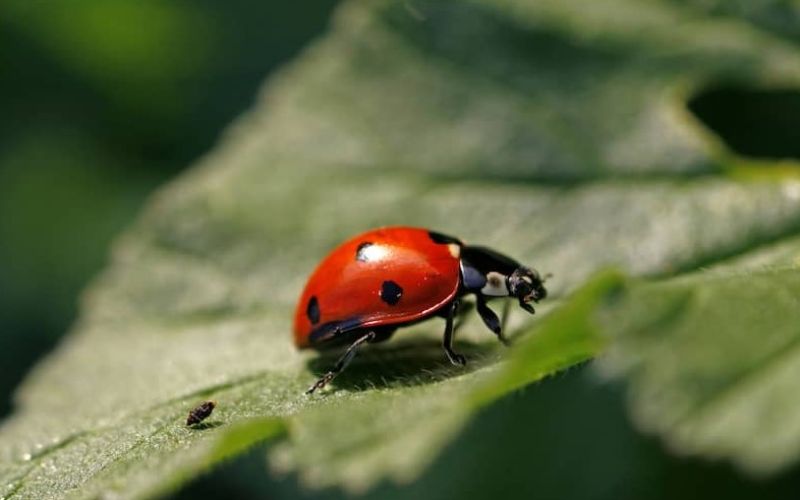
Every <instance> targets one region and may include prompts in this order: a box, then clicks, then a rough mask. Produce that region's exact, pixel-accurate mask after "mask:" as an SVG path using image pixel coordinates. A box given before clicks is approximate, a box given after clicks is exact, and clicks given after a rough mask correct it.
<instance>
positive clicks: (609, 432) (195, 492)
mask: <svg viewBox="0 0 800 500" xmlns="http://www.w3.org/2000/svg"><path fill="white" fill-rule="evenodd" d="M334 5H335V1H334V0H322V1H320V0H316V1H314V2H303V3H297V2H264V3H258V2H244V1H242V0H233V1H230V2H225V3H222V2H212V1H211V0H199V1H195V2H191V3H190V2H188V1H185V0H176V1H174V2H169V3H167V2H156V1H155V0H136V1H133V0H73V1H71V2H67V3H64V4H54V3H47V4H45V3H41V2H33V1H31V0H11V1H6V2H2V3H0V366H2V370H0V417H2V416H4V415H6V414H7V413H8V412H9V411H10V410H11V398H12V396H11V394H12V391H13V388H14V387H15V386H17V385H18V383H19V382H20V381H21V380H22V378H23V377H24V375H25V373H26V372H27V371H28V370H29V369H30V367H31V366H32V365H33V364H34V363H35V361H36V360H37V359H39V358H40V357H41V356H42V355H43V354H45V353H46V352H48V351H49V350H50V349H52V348H53V346H54V345H55V344H56V343H57V341H58V339H59V338H60V337H61V335H63V334H64V333H65V332H66V331H67V330H68V329H69V326H70V324H71V323H72V321H73V320H74V319H75V316H76V314H77V304H78V298H79V293H80V290H81V289H82V288H83V287H84V286H85V285H86V284H87V283H88V281H89V280H90V279H91V278H92V276H94V275H95V274H96V273H97V272H98V271H99V270H100V269H102V267H103V265H104V263H105V261H106V258H107V255H108V249H109V245H110V243H111V241H112V239H113V237H114V236H115V235H117V234H118V233H119V232H120V231H121V230H123V229H124V228H125V227H126V225H127V224H129V223H130V222H131V221H132V220H133V218H134V217H135V216H136V213H137V212H138V211H139V209H140V207H141V206H142V204H143V203H144V201H145V199H146V198H147V196H148V194H149V193H151V192H152V191H153V190H154V189H155V188H156V187H157V186H159V185H161V184H163V183H164V182H166V181H167V180H169V179H170V178H172V177H174V176H175V175H176V174H177V173H178V172H180V171H181V170H182V169H184V168H186V167H187V166H189V165H190V164H191V163H192V162H193V161H194V160H195V159H196V158H198V157H199V156H200V155H202V154H203V153H204V152H206V151H208V150H210V149H211V148H212V147H213V146H214V143H215V141H216V137H217V136H218V134H219V133H220V131H222V130H223V129H224V127H225V126H226V125H227V124H229V123H230V121H231V120H233V119H234V118H235V117H236V116H237V115H238V114H240V113H241V112H243V111H244V110H246V109H247V108H248V107H249V106H250V104H251V102H252V101H253V99H254V97H255V95H256V92H257V90H258V88H259V87H260V84H261V82H262V81H263V80H264V78H265V77H266V76H267V75H268V74H269V73H270V72H271V71H273V70H274V69H275V68H276V67H278V66H279V65H280V64H281V63H283V62H285V61H287V60H289V59H291V58H292V57H293V56H294V55H296V54H297V53H298V52H299V51H300V50H302V48H303V47H304V46H305V45H306V44H307V43H308V42H309V41H310V40H311V39H312V38H313V37H314V36H317V35H319V34H321V33H322V32H323V31H324V29H325V27H326V25H327V23H328V18H329V15H330V13H331V11H332V8H333V7H334ZM689 105H690V109H692V110H693V111H694V112H695V113H698V114H699V115H700V116H701V117H702V118H703V119H705V120H706V122H707V123H708V124H709V125H710V126H712V127H713V128H715V129H716V130H718V131H719V132H720V133H721V134H722V135H723V137H725V138H726V140H727V141H728V142H729V143H730V145H731V146H732V147H733V148H734V149H735V150H737V151H739V152H740V153H744V154H750V155H754V156H758V157H768V158H774V157H785V156H794V157H797V156H800V149H799V148H800V136H798V134H799V133H800V127H797V126H794V125H796V123H797V117H798V116H800V94H798V93H797V92H794V91H773V92H763V91H755V90H752V89H737V88H731V87H725V88H718V89H709V90H708V91H707V92H705V93H703V94H701V95H699V96H697V97H696V98H695V99H693V100H692V101H691V102H690V103H689ZM754 123H755V124H758V126H753V124H754ZM542 408H547V409H548V411H547V412H542V411H541V409H542ZM520 420H523V421H524V422H526V423H527V424H528V425H527V426H526V428H527V429H528V430H527V432H526V435H524V436H520V435H510V434H509V433H507V432H504V428H506V427H514V428H518V427H519V425H518V424H516V423H514V424H512V422H519V421H520ZM498 449H501V450H504V453H503V456H502V457H499V458H498V457H497V453H496V450H498ZM481 457H490V458H491V460H481V459H480V458H481ZM264 464H265V461H264V450H263V449H260V448H257V449H255V450H253V451H252V452H251V453H249V454H247V455H245V456H244V457H242V458H241V459H237V460H235V461H233V462H231V463H229V464H227V465H226V466H224V467H222V468H221V469H219V470H218V471H216V472H214V473H213V474H211V475H209V476H206V477H204V478H202V479H201V480H200V481H198V482H196V483H194V484H193V485H191V486H190V487H189V488H188V489H187V490H185V491H184V492H182V493H181V494H180V496H181V498H202V497H205V498H218V497H223V496H224V497H226V498H252V497H254V496H264V497H293V496H298V495H300V494H301V493H305V494H309V493H308V492H303V491H302V489H301V488H300V487H299V486H298V485H297V480H296V479H297V478H296V477H294V476H289V477H285V478H275V479H274V480H273V481H265V480H264V476H263V474H264ZM442 476H446V477H452V478H453V481H452V482H450V483H448V482H443V481H441V480H440V479H437V480H434V478H441V477H442ZM443 484H446V485H447V490H446V491H442V490H441V487H442V485H443ZM437 488H439V489H437ZM798 491H800V476H798V474H796V473H794V472H789V473H787V474H784V475H783V476H781V477H779V478H777V479H774V480H773V481H770V482H763V481H758V480H753V479H748V478H742V477H740V476H739V475H738V474H737V473H736V472H735V470H734V469H733V468H732V467H731V466H729V465H726V464H714V463H708V462H702V461H697V460H683V459H679V458H675V457H671V456H668V455H667V454H665V453H664V451H663V447H662V445H661V443H659V442H657V441H656V440H654V439H650V438H646V437H642V436H641V435H639V434H638V433H637V432H636V431H635V430H634V429H633V428H632V426H631V424H630V423H629V420H628V419H627V417H626V416H625V415H624V411H623V397H622V394H621V393H620V391H619V388H617V387H611V386H604V385H598V384H597V382H596V381H595V378H594V377H592V376H591V375H590V374H589V371H588V369H587V368H586V367H584V368H582V369H576V370H572V371H570V372H568V373H567V374H565V375H562V376H559V377H556V378H554V379H551V380H548V381H545V382H544V383H542V384H540V385H539V386H537V387H536V390H531V389H528V390H525V391H522V392H520V393H518V394H515V395H513V396H511V397H509V398H506V399H504V400H503V401H501V402H500V403H499V404H497V405H494V406H493V407H491V408H489V409H487V410H486V411H483V412H482V413H481V414H480V415H479V417H478V418H477V419H476V420H475V421H474V422H473V423H472V424H471V425H470V426H469V428H468V429H467V431H466V433H465V435H464V436H463V437H462V438H461V439H459V440H458V442H456V443H455V444H453V445H452V446H450V447H449V448H448V449H447V450H446V451H445V453H444V455H443V456H442V457H440V458H439V459H437V461H436V463H435V464H434V466H433V467H432V468H431V469H429V470H428V471H427V472H426V473H425V474H424V475H423V477H422V478H421V480H420V481H419V482H417V483H415V484H414V485H413V486H411V487H410V488H409V489H398V488H397V487H395V486H392V485H384V486H382V487H381V488H379V489H378V490H377V491H376V492H373V493H372V494H371V496H372V497H374V498H378V497H380V498H407V497H411V496H413V497H428V498H449V497H452V495H453V494H454V492H455V493H457V494H458V495H460V496H464V497H475V498H477V497H492V496H496V497H498V498H510V497H515V498H533V497H539V498H576V499H577V498H615V499H625V498H631V499H633V498H664V499H667V498H678V497H681V498H709V497H713V496H719V497H722V498H765V497H767V496H769V497H772V498H787V499H788V498H796V497H797V492H798ZM310 495H311V496H313V497H320V498H338V497H341V496H342V494H341V493H339V492H335V491H334V492H316V493H311V494H310Z"/></svg>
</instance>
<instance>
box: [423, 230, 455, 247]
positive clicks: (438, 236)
mask: <svg viewBox="0 0 800 500" xmlns="http://www.w3.org/2000/svg"><path fill="white" fill-rule="evenodd" d="M428 236H430V238H431V240H433V242H434V243H439V244H440V245H449V244H450V243H455V244H456V245H461V244H462V243H461V240H459V239H458V238H454V237H452V236H447V235H446V234H442V233H437V232H436V231H428Z"/></svg>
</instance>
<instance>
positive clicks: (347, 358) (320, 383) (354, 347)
mask: <svg viewBox="0 0 800 500" xmlns="http://www.w3.org/2000/svg"><path fill="white" fill-rule="evenodd" d="M376 338H377V334H376V333H375V332H374V331H372V330H370V331H369V332H367V333H366V334H364V335H362V336H361V337H359V338H358V339H356V341H355V342H353V343H352V344H350V347H348V348H347V350H346V351H345V352H344V354H343V355H342V357H341V358H339V360H338V361H337V362H336V364H335V365H333V368H332V369H331V370H330V371H329V372H328V373H326V374H325V375H323V376H321V377H320V378H319V379H318V380H317V381H316V382H314V384H313V385H312V386H311V387H309V388H308V390H307V391H306V394H311V393H313V392H314V391H316V390H317V389H321V388H323V387H325V386H326V385H328V383H329V382H330V381H331V380H333V379H334V378H336V376H337V375H339V374H340V373H342V372H343V371H344V369H345V368H347V365H349V364H350V362H351V361H353V358H354V357H355V356H356V353H357V352H358V348H359V347H361V344H363V343H364V342H373V341H375V339H376Z"/></svg>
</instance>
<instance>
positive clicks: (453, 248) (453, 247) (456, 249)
mask: <svg viewBox="0 0 800 500" xmlns="http://www.w3.org/2000/svg"><path fill="white" fill-rule="evenodd" d="M447 249H448V250H450V255H452V256H453V257H454V258H456V259H457V258H459V257H461V246H460V245H457V244H455V243H450V244H449V245H447Z"/></svg>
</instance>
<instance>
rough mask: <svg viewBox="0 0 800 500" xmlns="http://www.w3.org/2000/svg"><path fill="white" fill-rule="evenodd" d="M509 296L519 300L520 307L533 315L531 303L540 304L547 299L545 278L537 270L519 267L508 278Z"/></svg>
mask: <svg viewBox="0 0 800 500" xmlns="http://www.w3.org/2000/svg"><path fill="white" fill-rule="evenodd" d="M508 294H509V295H510V296H511V297H516V298H517V299H518V300H519V306H520V307H521V308H523V309H525V310H526V311H528V312H529V313H531V314H533V307H532V306H531V305H530V304H529V302H530V301H533V302H539V301H540V300H542V299H544V298H545V297H547V290H546V289H545V288H544V278H542V277H541V276H540V275H539V272H538V271H536V270H535V269H530V268H527V267H525V266H519V267H518V268H517V269H515V270H514V272H513V273H511V275H510V276H509V277H508Z"/></svg>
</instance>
